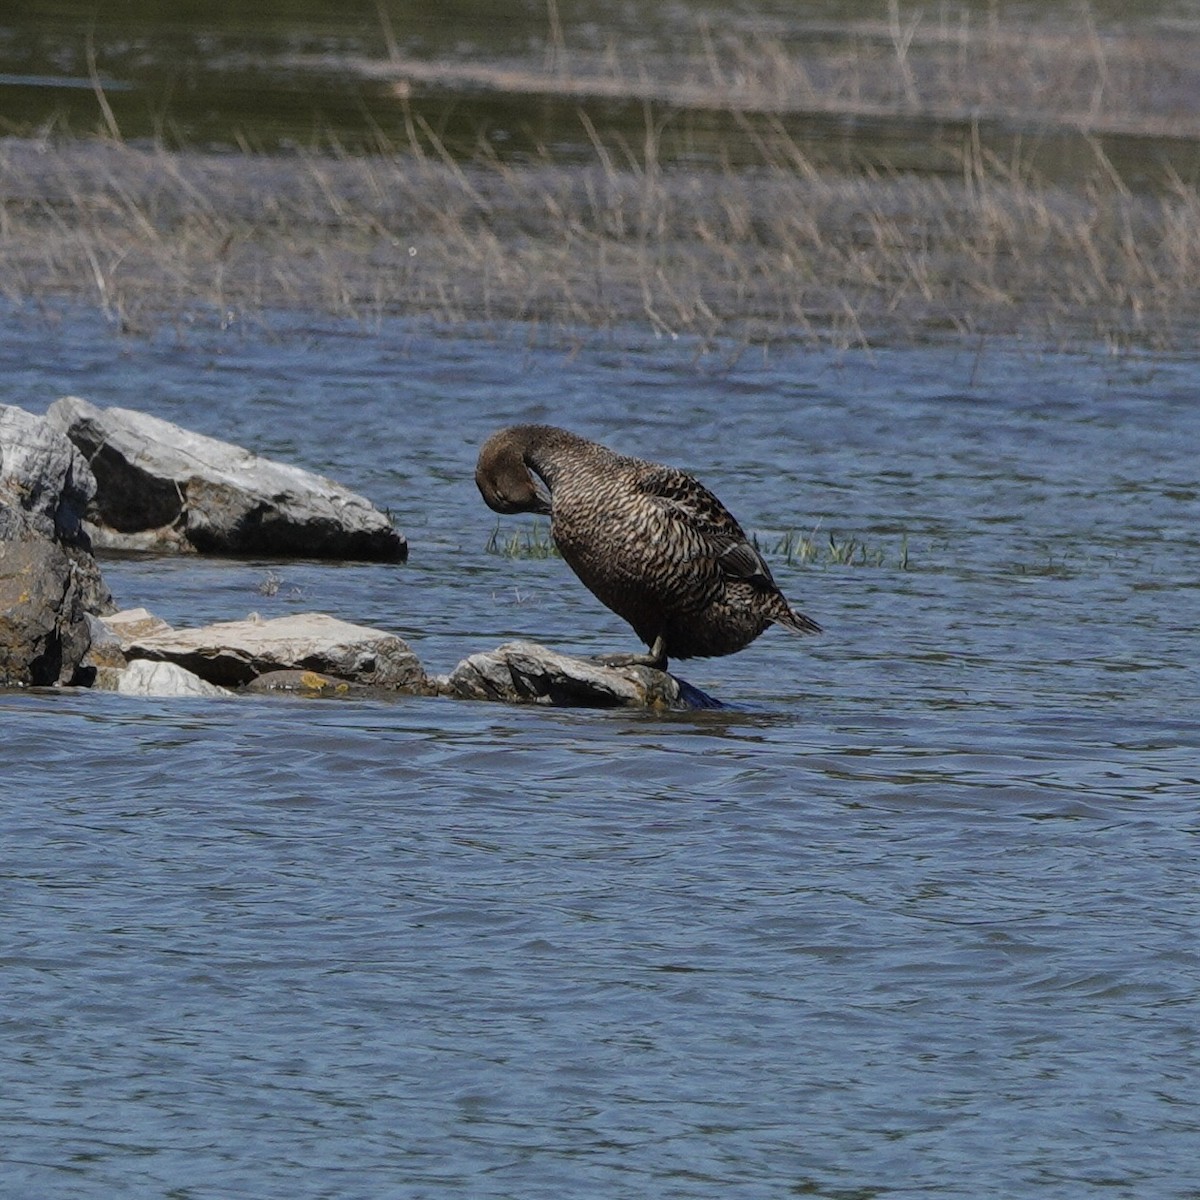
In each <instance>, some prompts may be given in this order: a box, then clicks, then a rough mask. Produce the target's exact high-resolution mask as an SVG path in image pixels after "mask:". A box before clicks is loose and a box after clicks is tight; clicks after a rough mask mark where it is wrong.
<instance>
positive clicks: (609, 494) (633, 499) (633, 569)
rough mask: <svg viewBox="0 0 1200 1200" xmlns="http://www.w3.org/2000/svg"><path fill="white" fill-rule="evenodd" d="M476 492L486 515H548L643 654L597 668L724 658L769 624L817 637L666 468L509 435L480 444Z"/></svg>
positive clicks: (736, 533)
mask: <svg viewBox="0 0 1200 1200" xmlns="http://www.w3.org/2000/svg"><path fill="white" fill-rule="evenodd" d="M475 484H476V486H477V487H478V488H479V493H480V495H481V496H482V497H483V501H484V503H485V504H486V505H487V506H488V508H490V509H491V510H492V511H493V512H496V513H500V514H501V515H512V514H518V513H537V514H541V515H543V516H548V517H549V518H550V536H551V538H552V539H553V541H554V544H555V546H556V547H557V548H558V551H559V553H560V554H561V555H562V557H563V559H564V561H565V562H566V563H567V565H568V566H569V567H570V568H571V569H572V571H574V572H575V574H576V575H577V576H578V577H579V579H580V581H581V582H582V583H583V585H584V586H585V587H586V588H587V589H588V590H589V591H590V592H591V593H592V594H593V595H594V596H595V597H596V598H597V599H598V600H599V601H600V602H601V603H602V604H604V605H605V606H606V607H607V608H609V609H611V610H612V611H613V612H614V613H616V614H617V615H618V616H619V617H621V618H622V619H623V620H624V621H626V622H628V624H629V625H631V626H632V627H633V630H634V632H635V633H636V634H637V635H638V637H639V638H640V639H641V640H642V641H643V642H645V644H646V646H647V647H648V648H649V652H648V653H646V654H608V655H600V656H597V661H600V662H603V663H605V664H606V665H610V666H636V665H644V666H648V667H654V668H657V669H659V670H664V671H665V670H666V669H667V666H668V663H669V662H670V660H671V659H687V658H705V657H717V656H719V655H725V654H733V653H735V652H736V651H738V650H742V649H744V648H745V647H746V646H748V645H749V644H750V643H751V642H753V641H754V640H755V638H757V637H758V636H759V634H761V633H763V632H764V631H765V630H766V629H768V628H769V627H770V626H771V625H780V626H782V627H783V628H785V629H788V630H790V631H792V632H794V633H803V634H815V633H820V632H821V627H820V625H818V624H817V622H816V621H814V620H812V618H810V617H807V616H805V615H804V613H802V612H798V611H797V610H796V609H794V608H792V606H791V605H790V604H789V603H788V601H787V600H786V599H785V598H784V595H783V593H782V592H781V591H780V590H779V588H778V586H776V583H775V580H774V579H773V578H772V577H771V570H770V568H769V567H768V566H767V564H766V562H765V561H764V559H763V556H762V555H761V554H760V553H759V551H758V549H757V548H756V547H755V546H754V545H753V543H752V542H751V541H750V539H749V538H748V537H747V536H746V534H745V532H744V531H743V529H742V527H741V526H740V525H739V524H738V522H737V521H736V520H735V519H734V517H733V515H732V514H731V513H730V512H729V510H728V509H727V508H726V507H725V506H724V505H723V504H722V503H721V501H720V500H718V499H717V497H716V496H715V495H713V493H712V492H710V491H709V490H708V488H706V487H705V486H704V485H703V484H702V483H700V482H699V480H697V479H695V478H694V477H693V476H691V475H689V474H687V473H686V472H684V471H682V470H680V469H679V468H677V467H671V466H665V465H664V464H662V463H657V462H650V461H648V460H645V459H640V458H632V457H630V456H628V455H625V454H619V453H617V452H616V451H614V450H610V449H609V448H608V447H607V446H604V445H602V444H601V443H599V442H595V441H591V440H590V439H588V438H585V437H581V436H580V435H578V434H575V433H572V432H570V431H569V430H567V429H560V428H558V427H557V426H554V425H510V426H508V427H507V428H504V429H500V430H498V431H497V432H496V433H494V434H492V435H491V436H490V437H489V438H488V439H487V441H486V442H485V443H484V444H483V447H482V448H481V450H480V452H479V459H478V462H477V464H476V467H475Z"/></svg>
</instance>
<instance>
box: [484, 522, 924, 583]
mask: <svg viewBox="0 0 1200 1200" xmlns="http://www.w3.org/2000/svg"><path fill="white" fill-rule="evenodd" d="M750 540H751V542H752V543H753V544H754V548H755V549H756V550H758V551H759V553H761V554H763V555H765V556H766V557H767V558H781V559H783V561H784V562H786V563H787V564H788V566H807V565H809V564H812V565H814V566H836V567H885V566H888V565H889V562H892V561H894V563H895V566H896V567H897V568H898V569H899V570H901V571H907V570H908V566H909V558H908V537H907V535H906V536H904V537H903V538H901V541H900V547H899V550H898V552H897V553H896V555H895V558H894V559H891V558H890V556H889V554H888V550H887V547H885V546H881V545H873V544H870V543H868V542H864V541H862V540H860V539H859V538H855V537H847V538H839V537H838V536H837V534H835V533H832V532H831V533H829V534H827V535H826V536H825V537H824V538H818V537H817V536H816V534H815V533H813V534H802V533H799V532H797V531H796V530H794V529H792V530H788V532H787V533H784V534H781V535H779V536H778V537H775V538H771V537H760V536H759V535H758V534H751V536H750ZM484 550H485V551H486V553H488V554H498V555H500V556H502V557H504V558H560V557H561V555H560V554H559V552H558V547H557V546H555V544H554V540H553V539H552V538H551V536H550V527H549V526H548V525H546V524H544V523H543V522H541V521H534V522H533V524H532V525H528V526H525V527H524V528H522V529H517V530H514V531H513V532H512V533H510V534H508V535H507V536H505V535H504V533H503V532H502V531H501V528H500V522H499V521H497V522H496V527H495V529H493V530H492V533H491V536H490V537H489V538H488V540H487V545H486V546H484Z"/></svg>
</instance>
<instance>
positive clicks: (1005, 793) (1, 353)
mask: <svg viewBox="0 0 1200 1200" xmlns="http://www.w3.org/2000/svg"><path fill="white" fill-rule="evenodd" d="M1198 380H1200V363H1198V362H1197V360H1196V359H1195V358H1194V357H1180V358H1168V357H1165V356H1156V357H1141V358H1139V357H1130V358H1125V359H1121V360H1110V359H1105V358H1102V357H1100V356H1099V355H1096V354H1091V353H1080V354H1079V355H1074V356H1072V355H1038V354H1034V353H1031V352H1028V351H1023V350H1022V349H1021V348H1019V347H1013V346H1004V345H1000V344H991V343H980V344H972V345H970V346H965V345H957V346H950V347H923V348H922V347H917V348H913V349H910V350H904V351H877V352H875V353H874V354H870V355H868V354H864V353H858V352H854V353H841V354H837V353H832V352H812V351H808V352H804V353H800V352H797V353H795V354H789V353H786V352H783V351H774V352H772V355H771V356H770V357H769V358H768V359H766V360H765V361H764V360H763V359H762V358H760V357H755V356H754V355H753V354H750V353H747V354H745V355H743V356H742V357H741V358H740V359H737V360H736V361H734V360H733V358H732V356H731V358H730V359H729V360H725V361H722V360H721V359H720V358H719V356H716V355H709V356H705V357H701V358H696V357H695V356H694V354H693V352H692V349H691V348H690V347H687V346H684V345H683V344H682V343H671V342H665V341H664V342H653V341H648V340H640V339H638V338H635V337H633V336H629V337H621V336H618V335H612V336H611V337H608V338H606V339H597V340H594V341H593V340H588V339H581V341H580V343H579V344H578V345H575V346H563V345H561V344H559V345H555V344H548V343H546V342H544V341H542V340H539V338H538V336H537V335H536V334H534V333H531V332H530V331H528V330H526V331H521V330H516V329H507V330H506V329H498V330H491V331H479V332H478V334H477V335H475V336H472V335H470V334H469V332H464V331H461V330H460V331H458V332H455V333H442V332H438V331H437V330H434V329H429V328H425V327H423V326H421V325H420V324H416V323H407V324H395V325H385V326H383V327H382V328H381V329H380V330H378V331H376V332H372V333H364V332H362V331H356V330H354V329H352V328H332V327H329V328H324V329H322V328H316V327H313V328H310V329H305V328H303V327H301V326H299V325H293V327H291V328H290V329H279V330H278V331H277V333H276V334H273V335H268V334H267V333H264V331H262V330H255V329H246V330H243V329H239V328H234V329H231V330H228V331H225V332H224V333H215V332H204V331H201V330H197V329H186V328H185V329H180V330H164V331H162V332H161V333H160V334H159V335H158V336H156V337H155V338H151V339H133V338H125V339H118V338H116V337H114V336H113V335H112V334H110V333H109V332H108V331H107V330H105V329H104V328H103V327H102V326H101V325H100V324H99V322H93V321H91V320H90V319H88V318H86V317H83V316H80V315H79V314H78V313H76V312H74V311H72V310H69V309H67V310H63V311H62V312H61V313H60V314H59V315H58V319H57V321H55V322H53V323H50V324H48V323H47V319H46V317H45V316H44V315H43V316H37V317H35V316H32V315H28V314H26V315H21V314H10V316H9V319H8V320H7V321H6V323H5V325H4V327H3V333H2V335H0V381H2V382H0V400H3V401H6V402H15V403H20V404H23V405H24V406H26V407H28V408H31V409H34V410H38V409H41V408H44V407H45V406H46V405H47V404H49V403H50V402H51V401H52V400H53V399H54V398H55V397H56V396H57V395H59V394H61V393H63V392H77V393H82V394H84V395H86V396H88V397H89V398H90V399H92V400H94V401H96V402H99V403H124V404H129V405H131V406H134V407H138V408H143V409H146V410H148V411H151V412H155V413H157V414H159V415H162V416H165V417H168V418H170V419H175V420H178V421H181V422H183V423H185V424H188V425H190V426H191V427H193V428H196V429H199V430H201V431H203V432H206V433H211V434H215V435H217V436H225V437H228V438H230V439H232V440H235V441H238V442H240V443H243V444H246V445H250V446H252V447H253V448H255V449H258V450H261V451H263V452H266V453H271V454H275V455H278V456H281V457H285V458H287V459H289V460H291V461H295V462H299V463H302V464H303V465H306V466H310V467H314V468H317V469H320V470H323V471H327V472H329V473H330V474H333V475H334V476H335V477H337V478H338V479H340V480H341V481H342V482H344V483H346V484H348V485H350V486H353V487H356V488H358V489H360V490H362V491H364V492H366V493H367V494H369V495H370V496H371V497H372V498H373V499H375V500H376V501H377V502H379V503H381V504H387V505H389V506H390V507H391V508H392V509H393V510H394V511H395V512H396V513H397V516H398V520H399V523H400V525H401V527H402V528H403V529H404V530H405V531H406V533H407V534H408V536H409V539H410V543H411V549H412V555H411V561H410V563H409V564H407V565H405V566H330V565H321V564H316V563H285V564H276V565H275V566H274V567H273V568H272V567H271V565H270V564H267V563H227V562H220V561H213V560H191V561H181V560H161V561H139V560H131V559H125V560H116V561H110V562H107V563H106V564H105V572H106V577H107V578H108V580H109V582H110V585H111V586H112V588H113V590H114V591H115V592H116V593H117V595H118V599H119V600H120V601H121V602H122V603H125V604H130V605H133V604H143V603H144V604H146V605H147V606H148V607H150V608H151V609H153V610H155V611H157V612H159V613H160V614H161V615H163V616H164V617H166V618H167V619H169V620H171V621H173V622H176V623H186V622H190V621H206V620H210V619H226V618H235V617H240V616H243V615H245V613H246V612H247V611H249V610H251V609H253V610H257V611H259V612H262V613H263V614H264V615H277V614H280V613H283V612H287V611H297V610H308V609H319V610H323V611H328V612H332V613H334V614H336V615H338V616H341V617H344V618H347V619H351V620H356V621H362V622H365V623H370V624H375V625H380V626H384V627H386V628H389V629H395V630H397V631H400V632H402V633H404V634H405V636H407V637H409V638H410V640H411V641H412V643H413V645H414V647H415V648H416V650H417V651H418V653H419V654H420V655H421V657H422V659H423V661H424V662H425V663H426V664H427V666H429V667H430V668H431V669H434V670H445V669H448V667H449V666H451V665H452V664H453V662H455V661H456V660H457V659H458V658H459V657H461V656H463V655H464V654H466V653H469V652H471V651H474V650H478V649H483V648H486V647H488V646H492V645H495V644H496V643H498V642H499V641H501V640H503V639H505V638H507V637H510V636H514V635H521V636H534V637H538V638H541V639H544V640H546V641H547V642H550V643H551V644H554V645H556V646H560V647H562V648H564V649H567V650H574V651H580V652H594V651H598V650H606V649H607V650H611V649H629V648H633V641H632V637H631V635H630V634H629V632H628V631H627V630H626V629H625V628H624V627H623V626H622V625H621V623H620V622H619V621H618V620H617V619H616V618H614V617H612V616H610V615H608V614H606V613H605V612H604V611H603V610H602V609H600V608H599V606H598V605H597V604H596V603H595V602H594V601H593V600H592V599H591V598H590V597H589V596H588V595H587V593H586V592H584V591H583V589H582V588H581V587H580V586H579V585H577V584H576V583H575V582H574V580H573V579H572V578H571V577H570V575H569V573H568V571H567V569H566V568H565V566H564V565H563V564H562V563H561V562H559V561H557V560H513V559H508V558H504V557H499V556H496V555H490V554H487V553H486V552H485V550H484V547H485V544H486V542H487V539H488V536H489V534H490V533H491V531H492V529H493V528H494V518H493V516H492V515H491V514H490V513H488V512H487V511H486V510H485V509H484V508H483V506H482V505H481V503H480V502H479V500H478V497H477V495H476V494H475V491H474V487H473V484H472V482H471V467H472V464H473V460H474V453H475V449H476V448H477V446H478V444H479V443H480V441H481V440H482V439H483V437H484V436H486V434H487V433H488V432H490V431H491V430H492V429H494V428H495V427H496V426H498V425H500V424H502V423H504V422H506V421H510V420H514V419H549V420H558V421H560V422H562V423H564V424H570V425H571V426H573V427H575V428H577V429H580V430H581V431H583V432H586V433H589V434H593V435H595V436H598V437H601V438H604V439H606V440H608V441H610V442H611V443H613V444H615V445H617V446H619V447H623V448H626V449H631V450H635V451H637V452H641V453H644V454H646V455H649V456H652V457H658V458H663V459H668V460H670V461H674V462H678V463H681V464H683V465H686V466H689V467H691V468H693V469H695V470H697V471H698V472H700V473H701V474H702V476H703V477H704V478H705V480H706V481H707V482H709V483H710V484H711V485H712V486H713V487H714V488H715V490H716V491H717V492H718V493H719V494H721V495H722V496H723V497H724V498H725V499H726V500H727V502H728V503H729V504H730V506H731V507H732V508H733V509H734V510H735V512H737V513H738V515H739V516H740V517H741V518H742V519H743V521H744V523H745V524H746V525H748V526H749V527H751V528H753V529H755V530H756V531H758V532H759V533H760V536H761V537H762V540H763V544H764V545H766V546H768V548H769V547H770V545H771V544H772V539H777V538H778V537H780V536H782V534H784V533H786V532H787V531H789V530H791V529H796V530H799V531H801V532H806V533H807V532H811V531H812V530H814V529H816V530H817V531H818V532H817V535H816V536H817V540H818V541H819V540H820V538H821V537H823V536H825V535H826V534H828V533H830V532H832V533H833V534H834V536H835V539H837V540H838V542H839V544H840V543H841V542H844V541H845V540H846V539H848V538H851V537H853V538H855V539H858V540H859V541H861V542H862V543H864V544H865V545H866V546H867V547H868V549H869V551H870V561H869V562H867V563H865V564H864V563H856V564H854V565H838V564H836V563H829V562H823V563H821V564H818V565H808V566H800V565H796V564H789V563H788V562H787V561H786V560H785V559H784V558H783V557H782V556H779V555H776V556H775V557H773V559H772V561H773V563H774V564H775V570H776V574H777V577H778V579H779V582H780V583H781V585H782V586H783V588H784V590H785V591H786V592H787V594H788V595H789V596H790V597H791V598H792V599H793V600H794V601H795V602H796V603H798V604H801V605H802V606H803V607H804V609H805V611H807V612H809V613H810V614H811V615H812V616H814V617H815V618H816V619H818V620H819V621H821V622H822V624H823V625H824V626H825V628H826V630H827V633H826V634H825V635H824V636H823V637H822V638H820V639H798V638H790V637H788V636H786V635H785V634H784V633H783V632H782V631H770V632H768V633H767V634H765V635H764V636H763V638H762V639H760V641H758V642H757V643H755V645H754V646H752V647H751V648H749V649H748V650H746V651H745V652H744V653H742V654H740V655H738V656H735V657H733V658H728V659H717V660H708V661H701V662H694V663H688V664H680V666H681V667H682V668H684V669H683V670H682V671H681V673H682V674H684V675H685V676H686V677H687V678H688V679H690V680H691V681H692V682H694V683H696V684H698V685H700V686H702V687H704V688H706V689H707V690H709V691H712V692H713V693H715V694H717V695H719V696H720V697H722V698H723V699H724V700H726V701H728V702H730V703H731V704H733V705H734V706H735V708H734V710H733V711H730V712H724V713H703V714H696V715H679V716H671V717H661V716H653V715H648V714H642V713H632V714H631V713H621V712H602V713H598V712H585V711H565V710H540V709H536V710H535V709H523V708H509V707H504V706H499V705H484V704H470V703H455V702H451V701H446V700H433V699H421V698H408V697H406V698H398V699H396V700H394V701H392V702H386V703H384V702H374V701H372V702H360V701H348V702H305V701H299V700H290V699H279V698H255V699H250V698H247V699H244V700H236V701H218V702H209V701H155V700H134V699H126V698H119V697H114V696H107V695H99V694H96V695H93V694H88V693H69V692H64V693H49V692H44V693H38V694H20V693H8V694H6V695H2V696H0V713H2V718H0V719H2V720H3V727H4V734H3V740H2V741H0V780H2V781H3V782H2V788H3V796H4V800H3V803H2V804H0V822H2V828H0V844H2V845H3V846H4V849H5V853H4V871H3V876H2V880H0V986H2V988H3V994H4V996H5V998H6V1003H5V1006H4V1012H3V1016H2V1017H0V1029H2V1034H3V1041H2V1044H3V1047H4V1050H3V1052H2V1053H0V1193H3V1194H5V1195H13V1196H17V1195H20V1196H33V1195H45V1196H48V1195H53V1196H67V1197H109V1196H112V1195H117V1194H120V1195H130V1196H173V1197H188V1198H200V1197H205V1198H207V1197H222V1198H224V1197H247V1198H249V1197H265V1196H285V1195H287V1196H292V1195H302V1196H305V1197H337V1198H339V1200H341V1198H345V1197H379V1196H389V1197H390V1196H396V1197H400V1196H403V1197H414V1198H415V1197H452V1196H470V1197H473V1198H474V1197H520V1198H522V1200H525V1198H531V1197H547V1198H549V1197H554V1198H558V1197H562V1196H604V1197H630V1198H633V1197H646V1196H653V1197H680V1198H684V1197H686V1198H689V1200H692V1198H696V1197H722V1198H726V1197H739V1198H740V1197H746V1198H758V1197H765V1196H784V1195H814V1196H825V1197H838V1198H846V1197H872V1196H912V1197H917V1196H921V1197H924V1196H946V1197H978V1196H985V1195H986V1196H1025V1195H1034V1194H1036V1195H1038V1196H1047V1197H1063V1198H1075V1197H1081V1196H1092V1195H1095V1196H1105V1197H1110V1196H1112V1197H1137V1198H1138V1200H1142V1198H1145V1197H1185V1196H1196V1195H1200V1167H1198V1166H1197V1165H1196V1164H1197V1161H1198V1158H1197V1154H1196V1149H1197V1145H1198V1144H1200V1142H1198V1135H1200V1108H1198V1107H1197V1104H1196V1100H1195V1079H1196V1077H1197V1072H1198V1070H1200V1032H1198V1031H1200V1003H1198V1001H1197V986H1196V979H1197V967H1198V965H1200V962H1198V955H1197V950H1196V945H1197V932H1198V918H1200V901H1198V899H1197V897H1198V896H1200V888H1198V887H1197V883H1198V881H1200V880H1198V876H1200V869H1198V868H1197V866H1196V860H1197V856H1196V848H1197V840H1196V835H1197V832H1198V830H1200V819H1198V817H1197V798H1198V797H1200V765H1198V764H1200V722H1198V721H1197V717H1196V713H1197V701H1198V700H1200V669H1198V668H1197V665H1196V655H1195V634H1194V630H1195V625H1196V617H1197V612H1198V608H1197V573H1196V563H1197V561H1198V558H1197V550H1198V546H1197V538H1198V534H1197V529H1198V528H1200V522H1198V521H1197V516H1198V515H1200V514H1198V512H1197V509H1198V504H1200V501H1198V497H1200V484H1198V482H1197V476H1196V466H1195V461H1196V458H1195V447H1196V445H1197V444H1198V441H1200V415H1198V414H1197V409H1196V406H1195V403H1194V396H1195V391H1196V386H1197V382H1198ZM519 528H521V526H520V524H519V523H518V522H515V521H509V522H506V523H505V525H504V527H503V529H504V531H505V532H508V531H509V530H510V529H512V530H515V529H519ZM905 551H906V552H907V569H901V566H900V563H901V561H902V558H903V554H904V553H905ZM877 560H878V565H873V564H874V563H875V562H876V561H877ZM271 569H274V570H275V572H276V573H277V574H278V575H279V577H280V580H281V582H280V587H279V590H278V592H277V593H276V594H275V595H273V596H268V595H263V594H262V593H261V592H260V591H259V590H258V589H259V585H260V584H261V583H262V581H263V579H264V578H265V577H266V575H267V573H268V571H269V570H271Z"/></svg>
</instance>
